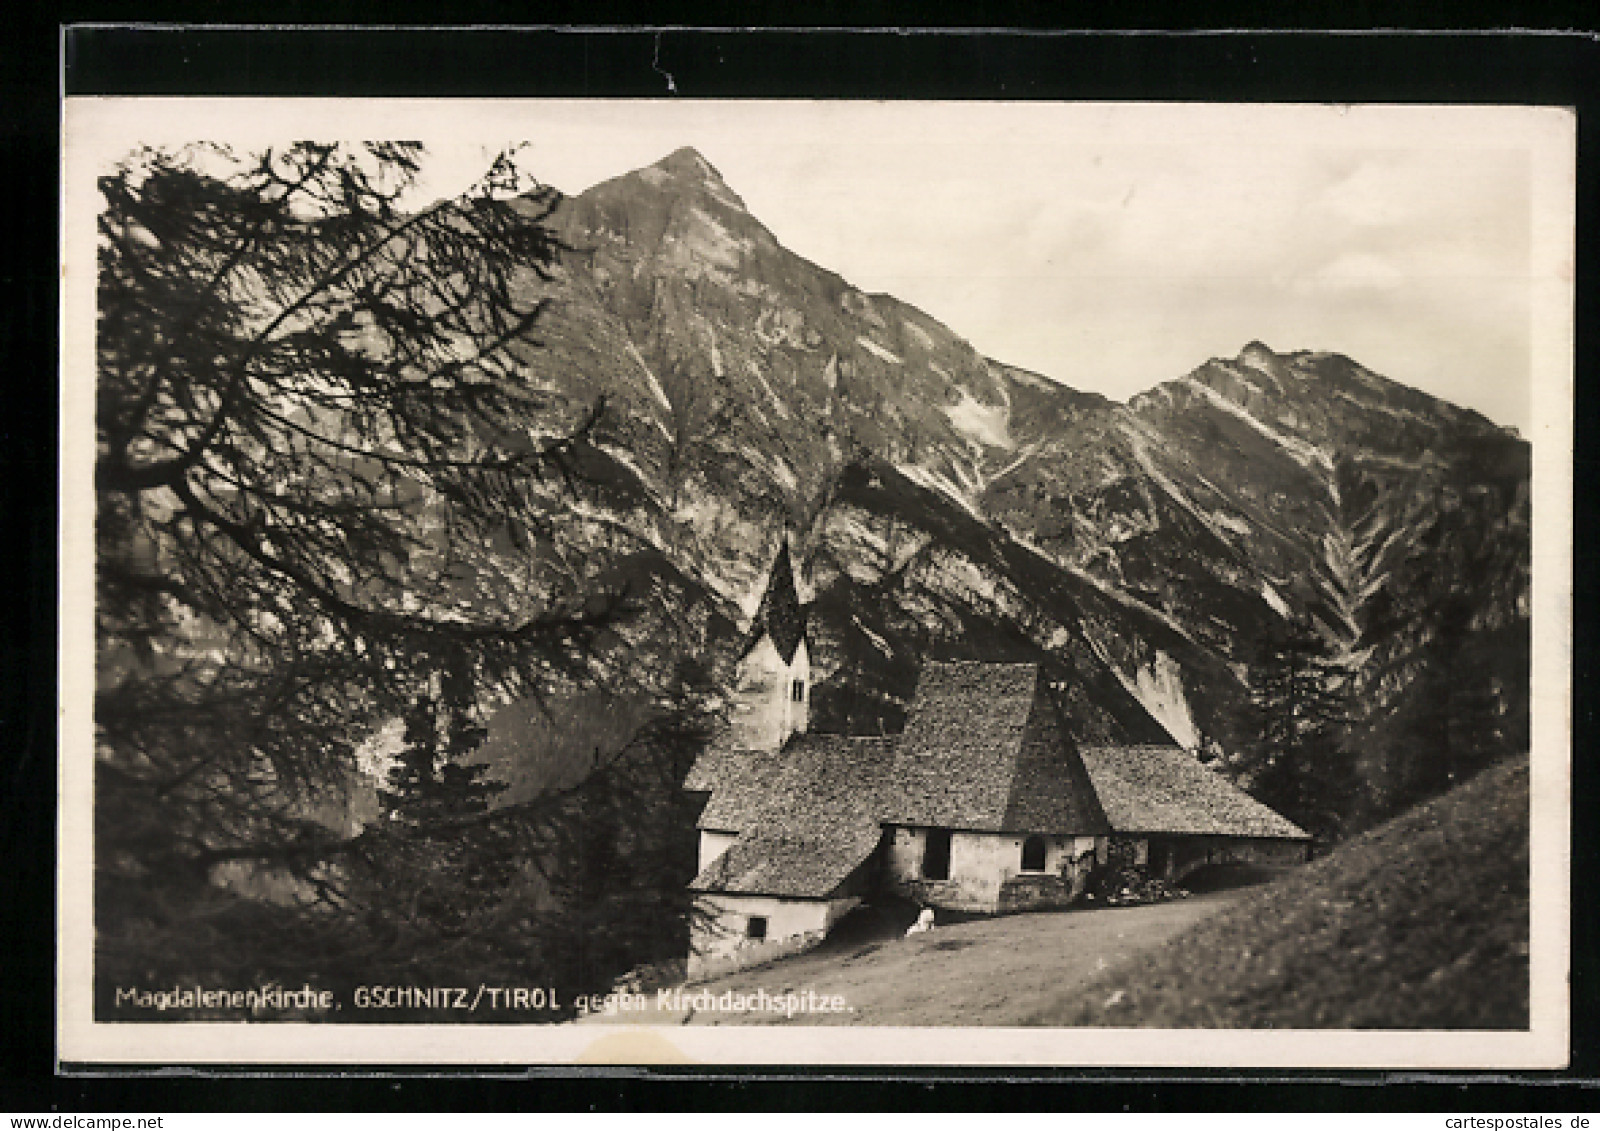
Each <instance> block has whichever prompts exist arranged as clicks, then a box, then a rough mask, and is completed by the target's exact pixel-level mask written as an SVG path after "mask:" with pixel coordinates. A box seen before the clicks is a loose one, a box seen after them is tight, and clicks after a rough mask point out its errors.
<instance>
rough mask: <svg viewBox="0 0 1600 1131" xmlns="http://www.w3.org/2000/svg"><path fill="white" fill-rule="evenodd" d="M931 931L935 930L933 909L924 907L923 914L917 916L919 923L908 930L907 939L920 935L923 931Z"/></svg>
mask: <svg viewBox="0 0 1600 1131" xmlns="http://www.w3.org/2000/svg"><path fill="white" fill-rule="evenodd" d="M931 930H933V908H931V907H924V908H923V909H922V914H920V915H918V916H917V921H916V922H915V923H913V924H911V926H909V927H907V928H906V938H908V939H909V938H910V937H911V936H912V935H920V934H922V932H923V931H931Z"/></svg>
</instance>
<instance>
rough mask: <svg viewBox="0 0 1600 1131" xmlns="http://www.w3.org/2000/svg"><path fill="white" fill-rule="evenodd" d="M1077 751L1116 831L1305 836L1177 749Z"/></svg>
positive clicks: (1097, 749) (1280, 837) (1092, 747)
mask: <svg viewBox="0 0 1600 1131" xmlns="http://www.w3.org/2000/svg"><path fill="white" fill-rule="evenodd" d="M1078 753H1079V755H1080V756H1081V757H1082V759H1083V765H1084V768H1085V769H1086V770H1088V773H1089V780H1090V781H1092V782H1093V783H1094V791H1095V794H1096V795H1097V796H1098V797H1099V799H1100V804H1101V806H1102V807H1103V808H1104V809H1105V814H1106V817H1107V818H1108V819H1109V820H1110V822H1111V827H1112V828H1113V829H1114V830H1115V831H1117V832H1124V833H1198V834H1210V835H1213V836H1248V837H1271V838H1274V839H1292V840H1309V839H1310V837H1309V836H1308V835H1307V834H1306V832H1305V831H1304V830H1302V829H1300V828H1299V827H1298V826H1296V825H1295V824H1294V823H1293V822H1291V821H1289V820H1288V819H1287V818H1285V817H1283V816H1282V815H1280V814H1278V813H1276V812H1274V811H1273V810H1271V809H1269V808H1267V807H1266V806H1265V805H1263V804H1261V802H1259V801H1257V800H1256V799H1255V798H1253V797H1251V796H1250V795H1249V794H1247V793H1245V792H1244V791H1243V790H1241V789H1239V788H1238V787H1237V786H1235V785H1233V784H1232V783H1231V782H1229V781H1228V780H1227V779H1226V778H1224V777H1222V775H1220V774H1218V773H1216V772H1214V771H1212V770H1208V769H1206V767H1204V766H1202V765H1201V764H1200V763H1199V762H1197V761H1196V760H1195V758H1194V756H1193V755H1192V754H1190V753H1189V752H1188V751H1186V750H1184V749H1182V748H1181V747H1178V746H1086V747H1084V748H1083V749H1082V750H1080V751H1079V752H1078Z"/></svg>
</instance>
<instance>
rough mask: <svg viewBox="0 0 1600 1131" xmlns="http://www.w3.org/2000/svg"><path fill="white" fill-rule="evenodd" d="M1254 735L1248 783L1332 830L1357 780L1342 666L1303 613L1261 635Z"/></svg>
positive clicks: (1324, 830) (1318, 828)
mask: <svg viewBox="0 0 1600 1131" xmlns="http://www.w3.org/2000/svg"><path fill="white" fill-rule="evenodd" d="M1252 685H1253V686H1252V692H1253V699H1254V703H1255V708H1256V713H1257V718H1258V720H1259V725H1260V739H1259V743H1258V745H1257V749H1256V754H1255V758H1254V765H1253V766H1252V768H1251V774H1250V784H1251V791H1252V792H1253V793H1254V794H1255V795H1256V797H1258V798H1259V799H1260V800H1261V801H1263V802H1265V803H1266V804H1268V805H1270V806H1272V807H1273V808H1274V809H1277V810H1278V811H1279V812H1281V813H1282V814H1283V815H1284V816H1286V817H1288V818H1289V819H1290V820H1292V821H1294V822H1295V823H1296V824H1298V825H1300V826H1301V827H1302V828H1304V829H1305V830H1306V831H1307V832H1310V833H1312V834H1313V835H1314V836H1318V837H1323V838H1328V837H1333V836H1336V835H1337V834H1338V833H1339V832H1340V830H1341V829H1342V828H1343V826H1344V824H1345V822H1346V820H1347V819H1348V818H1349V817H1350V815H1351V814H1352V813H1353V812H1354V810H1355V807H1356V805H1357V803H1358V800H1359V782H1358V778H1357V774H1356V768H1355V763H1354V759H1353V758H1352V757H1351V755H1350V753H1349V751H1348V750H1347V749H1346V748H1345V744H1344V727H1345V723H1346V716H1347V712H1346V710H1345V705H1344V702H1343V695H1344V684H1343V680H1342V673H1341V672H1340V671H1339V670H1338V668H1337V665H1335V664H1334V663H1333V657H1332V654H1331V650H1330V648H1329V646H1328V644H1327V642H1326V641H1325V640H1324V639H1323V637H1322V636H1321V635H1320V634H1319V633H1318V632H1317V631H1316V629H1315V627H1314V626H1313V625H1311V624H1310V623H1309V622H1307V621H1304V620H1286V621H1285V622H1284V623H1283V625H1282V627H1281V628H1280V629H1279V630H1278V631H1277V632H1275V633H1272V634H1270V635H1269V636H1268V637H1267V638H1266V639H1265V640H1264V641H1263V647H1262V650H1261V653H1260V654H1259V656H1258V658H1257V660H1256V663H1255V664H1254V665H1253V670H1252Z"/></svg>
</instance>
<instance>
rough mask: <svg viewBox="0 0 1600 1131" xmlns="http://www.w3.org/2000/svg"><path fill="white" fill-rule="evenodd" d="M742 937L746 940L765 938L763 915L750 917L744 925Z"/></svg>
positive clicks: (765, 929) (764, 919)
mask: <svg viewBox="0 0 1600 1131" xmlns="http://www.w3.org/2000/svg"><path fill="white" fill-rule="evenodd" d="M744 937H745V938H747V939H764V938H766V937H767V917H766V916H765V915H752V916H750V919H749V921H748V922H747V923H745V925H744Z"/></svg>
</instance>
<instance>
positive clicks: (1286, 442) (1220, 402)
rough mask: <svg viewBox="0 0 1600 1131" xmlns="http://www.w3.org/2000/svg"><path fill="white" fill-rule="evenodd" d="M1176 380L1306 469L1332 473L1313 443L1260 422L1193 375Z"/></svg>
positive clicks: (1325, 457)
mask: <svg viewBox="0 0 1600 1131" xmlns="http://www.w3.org/2000/svg"><path fill="white" fill-rule="evenodd" d="M1178 380H1179V381H1180V382H1181V383H1183V384H1184V385H1187V386H1188V387H1189V388H1191V389H1195V390H1198V391H1199V393H1200V394H1201V395H1202V396H1204V397H1205V398H1206V400H1208V401H1210V402H1211V403H1212V404H1213V405H1215V406H1216V407H1217V408H1220V409H1221V410H1222V411H1223V412H1226V413H1229V414H1230V415H1233V416H1236V417H1238V418H1239V419H1240V420H1242V421H1243V422H1244V423H1246V424H1248V425H1249V426H1250V427H1251V428H1254V429H1255V430H1256V431H1257V432H1259V433H1261V435H1263V436H1265V437H1266V438H1267V439H1269V440H1271V441H1272V442H1273V443H1274V444H1277V445H1278V446H1279V447H1280V448H1282V449H1283V450H1284V451H1286V452H1288V453H1289V457H1290V458H1291V459H1293V460H1294V461H1295V462H1296V463H1299V464H1300V465H1302V466H1303V467H1305V468H1307V469H1308V470H1309V469H1311V468H1313V467H1316V468H1320V469H1321V470H1322V471H1323V472H1324V473H1326V474H1327V475H1329V476H1331V475H1332V474H1333V459H1332V458H1331V457H1330V456H1329V455H1328V453H1327V452H1325V451H1323V450H1322V449H1321V448H1319V447H1317V446H1316V445H1315V444H1311V443H1307V442H1306V441H1305V440H1301V439H1298V438H1296V437H1294V436H1286V435H1284V434H1283V433H1282V432H1279V431H1278V430H1277V429H1276V428H1273V427H1272V426H1271V425H1268V424H1264V423H1262V422H1261V421H1260V420H1257V419H1256V418H1255V417H1253V416H1251V415H1250V413H1249V412H1247V411H1246V410H1245V409H1244V408H1243V407H1242V406H1241V405H1238V404H1235V403H1234V402H1233V401H1231V400H1229V399H1228V398H1227V397H1225V396H1223V395H1222V394H1221V393H1219V392H1217V391H1216V390H1215V389H1213V388H1212V387H1211V386H1209V385H1207V384H1205V383H1203V382H1201V381H1196V380H1195V379H1194V378H1193V377H1180V378H1178Z"/></svg>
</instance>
